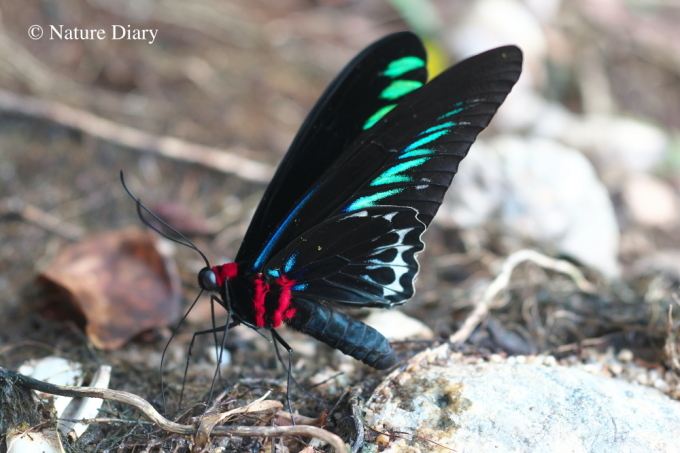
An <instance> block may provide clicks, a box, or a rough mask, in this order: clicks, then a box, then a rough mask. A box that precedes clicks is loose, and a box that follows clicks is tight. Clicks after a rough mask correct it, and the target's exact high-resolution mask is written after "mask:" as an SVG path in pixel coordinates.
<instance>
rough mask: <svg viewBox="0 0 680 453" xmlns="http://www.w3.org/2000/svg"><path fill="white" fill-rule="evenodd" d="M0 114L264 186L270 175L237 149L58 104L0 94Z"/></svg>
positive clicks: (272, 171) (260, 164) (4, 92)
mask: <svg viewBox="0 0 680 453" xmlns="http://www.w3.org/2000/svg"><path fill="white" fill-rule="evenodd" d="M0 111H5V112H10V113H18V114H21V115H26V116H31V117H34V118H40V119H44V120H49V121H54V122H55V123H58V124H61V125H63V126H66V127H69V128H72V129H76V130H79V131H82V132H85V133H87V134H90V135H92V136H93V137H97V138H99V139H102V140H106V141H109V142H112V143H116V144H118V145H121V146H126V147H129V148H132V149H137V150H145V151H150V152H153V153H156V154H158V155H161V156H163V157H167V158H170V159H175V160H180V161H184V162H189V163H193V164H200V165H204V166H206V167H208V168H211V169H213V170H217V171H221V172H224V173H229V174H233V175H236V176H238V177H239V178H242V179H246V180H249V181H256V182H268V181H269V180H270V179H271V177H272V175H273V174H274V170H273V168H272V167H270V166H269V165H266V164H262V163H260V162H256V161H254V160H251V159H247V158H245V157H241V156H239V155H238V153H240V152H243V150H242V149H240V148H236V147H232V148H230V149H228V150H226V149H219V148H212V147H209V146H203V145H197V144H195V143H190V142H187V141H184V140H180V139H178V138H174V137H166V136H158V135H154V134H151V133H149V132H144V131H141V130H139V129H135V128H133V127H130V126H124V125H121V124H118V123H115V122H113V121H110V120H107V119H104V118H102V117H100V116H97V115H94V114H92V113H90V112H87V111H85V110H79V109H75V108H73V107H69V106H67V105H65V104H62V103H59V102H54V101H45V100H42V99H38V98H34V97H31V96H23V95H19V94H16V93H12V92H10V91H6V90H0Z"/></svg>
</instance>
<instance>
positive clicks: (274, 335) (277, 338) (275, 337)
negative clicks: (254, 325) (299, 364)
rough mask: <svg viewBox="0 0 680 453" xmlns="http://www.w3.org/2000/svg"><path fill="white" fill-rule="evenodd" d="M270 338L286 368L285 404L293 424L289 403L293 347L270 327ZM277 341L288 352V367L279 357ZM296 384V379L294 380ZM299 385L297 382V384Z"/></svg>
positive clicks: (280, 360) (291, 407)
mask: <svg viewBox="0 0 680 453" xmlns="http://www.w3.org/2000/svg"><path fill="white" fill-rule="evenodd" d="M271 332H272V340H274V350H275V351H276V357H278V359H279V362H281V365H283V369H285V370H286V373H287V375H288V376H287V378H286V405H287V406H288V412H289V413H290V417H291V418H290V419H291V421H292V422H293V424H295V420H294V419H293V406H292V405H291V404H290V381H291V378H292V376H293V348H291V347H290V345H289V344H288V343H286V340H284V339H283V338H282V337H281V335H279V333H278V332H277V331H276V330H274V329H272V330H271ZM277 342H278V343H280V344H281V346H283V348H284V349H285V350H286V352H287V353H288V367H286V365H284V363H283V357H281V352H280V351H279V346H278V345H277ZM295 383H296V384H297V381H295ZM298 385H299V384H298Z"/></svg>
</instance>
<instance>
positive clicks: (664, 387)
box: [654, 378, 670, 392]
mask: <svg viewBox="0 0 680 453" xmlns="http://www.w3.org/2000/svg"><path fill="white" fill-rule="evenodd" d="M654 388H656V389H659V390H661V391H662V392H667V391H668V390H670V386H669V385H668V382H666V381H664V380H663V379H660V378H659V379H657V380H655V381H654Z"/></svg>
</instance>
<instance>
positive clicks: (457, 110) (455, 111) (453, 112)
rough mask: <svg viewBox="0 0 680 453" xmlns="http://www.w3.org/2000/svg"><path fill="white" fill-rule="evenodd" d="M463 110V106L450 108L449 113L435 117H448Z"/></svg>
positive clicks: (441, 118)
mask: <svg viewBox="0 0 680 453" xmlns="http://www.w3.org/2000/svg"><path fill="white" fill-rule="evenodd" d="M463 110H465V107H461V108H459V109H453V110H451V111H450V112H449V113H445V114H443V115H442V116H440V117H439V118H437V119H438V120H443V119H444V118H448V117H450V116H453V115H455V114H456V113H460V112H462V111H463Z"/></svg>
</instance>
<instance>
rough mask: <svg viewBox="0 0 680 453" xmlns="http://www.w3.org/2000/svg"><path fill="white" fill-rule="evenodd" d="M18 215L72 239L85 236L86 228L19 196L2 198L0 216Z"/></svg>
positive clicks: (0, 200)
mask: <svg viewBox="0 0 680 453" xmlns="http://www.w3.org/2000/svg"><path fill="white" fill-rule="evenodd" d="M3 215H16V216H19V217H21V218H22V219H24V220H26V221H27V222H31V223H33V224H35V225H37V226H39V227H41V228H44V229H45V230H47V231H50V232H52V233H56V234H58V235H59V236H62V237H64V238H66V239H68V240H71V241H77V240H79V239H81V238H82V237H83V236H85V230H83V228H81V227H79V226H78V225H73V224H72V223H69V222H66V221H63V220H61V219H60V218H58V217H55V216H53V215H52V214H50V213H48V212H45V211H43V210H42V209H40V208H38V207H37V206H34V205H32V204H28V203H25V202H24V201H23V200H21V199H20V198H18V197H10V198H3V199H0V216H3Z"/></svg>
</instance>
